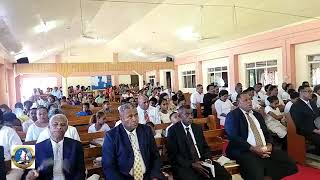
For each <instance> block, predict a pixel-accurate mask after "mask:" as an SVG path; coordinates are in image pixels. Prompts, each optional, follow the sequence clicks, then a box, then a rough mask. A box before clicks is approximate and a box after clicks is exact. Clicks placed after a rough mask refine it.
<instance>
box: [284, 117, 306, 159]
mask: <svg viewBox="0 0 320 180" xmlns="http://www.w3.org/2000/svg"><path fill="white" fill-rule="evenodd" d="M286 120H287V131H288V132H287V143H288V154H289V155H290V156H291V157H292V158H293V159H294V160H295V161H296V162H298V163H299V164H302V165H305V163H306V141H305V138H304V137H303V136H301V135H299V134H297V130H296V125H295V123H294V121H293V119H292V118H291V115H290V113H288V114H286Z"/></svg>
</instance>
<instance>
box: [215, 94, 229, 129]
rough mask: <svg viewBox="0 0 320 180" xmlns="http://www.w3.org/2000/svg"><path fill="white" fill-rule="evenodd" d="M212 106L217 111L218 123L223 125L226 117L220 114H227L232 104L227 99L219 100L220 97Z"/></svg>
mask: <svg viewBox="0 0 320 180" xmlns="http://www.w3.org/2000/svg"><path fill="white" fill-rule="evenodd" d="M214 107H215V109H216V111H217V115H218V116H217V117H218V118H219V119H220V125H224V122H225V120H226V117H224V116H221V114H225V115H227V114H228V113H229V112H230V111H231V109H232V107H233V104H232V103H231V101H230V100H229V99H227V100H226V101H225V102H223V101H221V99H218V100H216V102H215V103H214Z"/></svg>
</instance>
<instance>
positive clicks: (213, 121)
mask: <svg viewBox="0 0 320 180" xmlns="http://www.w3.org/2000/svg"><path fill="white" fill-rule="evenodd" d="M208 126H209V129H210V130H215V129H220V128H221V126H220V121H219V119H218V118H217V116H216V115H209V116H208Z"/></svg>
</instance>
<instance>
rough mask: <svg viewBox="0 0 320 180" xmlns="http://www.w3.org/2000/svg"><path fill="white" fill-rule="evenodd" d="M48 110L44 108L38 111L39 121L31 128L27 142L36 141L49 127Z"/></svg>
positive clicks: (40, 107)
mask: <svg viewBox="0 0 320 180" xmlns="http://www.w3.org/2000/svg"><path fill="white" fill-rule="evenodd" d="M48 123H49V119H48V110H47V108H46V107H44V106H39V107H38V109H37V121H36V122H34V123H33V124H32V125H30V126H29V128H28V131H27V135H26V140H25V141H36V140H38V137H39V135H40V133H41V132H42V131H43V130H45V129H46V128H47V127H48Z"/></svg>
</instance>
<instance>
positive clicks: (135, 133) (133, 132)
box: [123, 126, 137, 137]
mask: <svg viewBox="0 0 320 180" xmlns="http://www.w3.org/2000/svg"><path fill="white" fill-rule="evenodd" d="M123 128H124V130H126V132H127V134H128V136H129V137H130V134H131V133H132V134H133V135H135V136H136V135H137V131H136V129H137V128H136V129H134V130H133V131H132V132H130V131H128V130H127V129H126V128H125V127H124V126H123Z"/></svg>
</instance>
